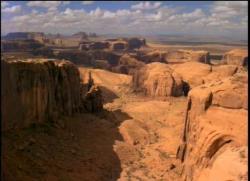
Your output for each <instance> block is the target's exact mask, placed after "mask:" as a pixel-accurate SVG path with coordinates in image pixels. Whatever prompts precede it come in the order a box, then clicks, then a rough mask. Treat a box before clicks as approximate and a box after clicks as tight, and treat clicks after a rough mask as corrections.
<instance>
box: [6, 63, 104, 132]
mask: <svg viewBox="0 0 250 181" xmlns="http://www.w3.org/2000/svg"><path fill="white" fill-rule="evenodd" d="M1 66H2V70H1V77H2V81H1V83H2V92H1V97H2V102H1V103H2V118H3V120H4V122H3V130H7V129H12V128H22V127H26V126H29V125H30V124H31V123H40V122H44V121H48V120H53V119H56V118H58V116H60V115H66V116H70V115H72V114H74V113H76V112H79V111H80V110H82V109H81V106H82V105H81V102H82V101H85V100H82V99H80V94H81V95H82V94H84V93H83V92H81V91H80V87H81V85H80V81H81V80H80V75H79V71H78V69H77V67H76V66H75V65H74V64H72V63H71V62H69V61H58V60H54V61H49V60H46V59H34V60H27V61H21V60H18V61H8V62H7V61H5V60H2V61H1ZM86 92H87V91H86ZM86 92H85V93H86ZM97 92H98V91H97ZM95 95H98V98H95V99H94V101H92V100H93V96H95ZM99 97H100V94H97V93H96V88H93V89H91V90H90V91H89V92H88V93H87V95H86V96H85V98H86V100H87V102H88V100H89V99H91V103H90V104H93V103H94V104H95V103H97V105H96V107H95V105H92V107H94V109H92V112H93V111H98V110H100V101H99ZM97 100H98V101H97ZM88 105H89V102H88ZM87 111H88V110H87Z"/></svg>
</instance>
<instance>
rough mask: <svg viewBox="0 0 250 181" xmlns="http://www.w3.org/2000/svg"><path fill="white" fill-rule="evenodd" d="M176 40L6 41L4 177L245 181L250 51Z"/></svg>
mask: <svg viewBox="0 0 250 181" xmlns="http://www.w3.org/2000/svg"><path fill="white" fill-rule="evenodd" d="M172 38H173V37H172ZM171 40H172V39H171V36H165V39H164V36H159V37H157V36H154V37H153V36H139V35H137V36H118V35H117V36H112V37H110V36H104V35H99V34H98V33H93V32H88V33H87V32H84V31H80V32H77V33H73V34H71V35H65V34H59V33H56V34H52V33H45V32H38V31H34V32H31V31H30V32H28V31H27V32H10V33H8V34H7V35H5V36H2V37H1V107H2V111H1V112H2V160H1V161H2V179H3V180H6V181H33V180H39V181H40V180H41V181H229V180H230V181H231V180H232V181H246V180H248V167H247V164H248V139H247V135H248V129H247V125H248V50H247V48H248V45H247V43H243V42H238V43H223V42H219V40H218V41H217V42H213V41H212V40H211V42H209V41H206V42H204V41H203V42H202V41H200V42H191V41H189V40H185V38H184V37H180V38H179V39H178V40H180V41H178V40H177V39H174V40H172V41H171ZM184 41H185V43H184Z"/></svg>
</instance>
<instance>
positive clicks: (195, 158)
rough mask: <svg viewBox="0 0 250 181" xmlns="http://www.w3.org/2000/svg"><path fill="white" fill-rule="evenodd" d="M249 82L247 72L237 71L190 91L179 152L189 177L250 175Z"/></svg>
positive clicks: (192, 178) (187, 177) (229, 178)
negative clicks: (249, 131)
mask: <svg viewBox="0 0 250 181" xmlns="http://www.w3.org/2000/svg"><path fill="white" fill-rule="evenodd" d="M247 84H248V76H247V74H246V73H236V74H235V75H233V76H231V77H227V78H225V79H222V80H217V81H213V82H210V83H206V84H203V85H200V86H198V87H196V88H194V89H192V90H191V91H190V92H189V95H188V103H187V109H186V116H185V123H184V124H185V125H184V131H183V138H182V139H183V144H182V145H180V147H179V149H178V151H177V157H178V158H179V159H181V160H182V161H183V165H184V170H183V175H182V176H183V178H185V179H186V180H188V181H190V180H199V181H201V180H209V181H210V180H237V179H238V178H240V177H242V178H243V177H245V176H246V175H247V156H246V153H247V113H248V103H247V100H248V99H247V97H248V95H247ZM225 163H227V164H225ZM232 168H234V171H233V172H232ZM232 173H233V174H232Z"/></svg>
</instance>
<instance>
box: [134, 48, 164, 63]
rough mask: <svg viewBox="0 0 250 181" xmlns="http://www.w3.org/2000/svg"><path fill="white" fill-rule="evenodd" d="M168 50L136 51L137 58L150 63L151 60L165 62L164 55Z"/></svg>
mask: <svg viewBox="0 0 250 181" xmlns="http://www.w3.org/2000/svg"><path fill="white" fill-rule="evenodd" d="M167 54H168V52H166V51H159V50H154V51H150V52H138V55H137V56H138V59H139V60H141V61H143V62H145V63H151V62H166V56H167Z"/></svg>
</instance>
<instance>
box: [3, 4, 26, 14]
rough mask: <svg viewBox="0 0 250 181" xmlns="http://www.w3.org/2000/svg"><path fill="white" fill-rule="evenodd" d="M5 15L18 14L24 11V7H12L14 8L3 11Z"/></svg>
mask: <svg viewBox="0 0 250 181" xmlns="http://www.w3.org/2000/svg"><path fill="white" fill-rule="evenodd" d="M1 11H2V12H3V13H13V14H17V13H20V12H21V11H22V7H21V6H20V5H16V6H12V7H7V8H4V9H2V10H1Z"/></svg>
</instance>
